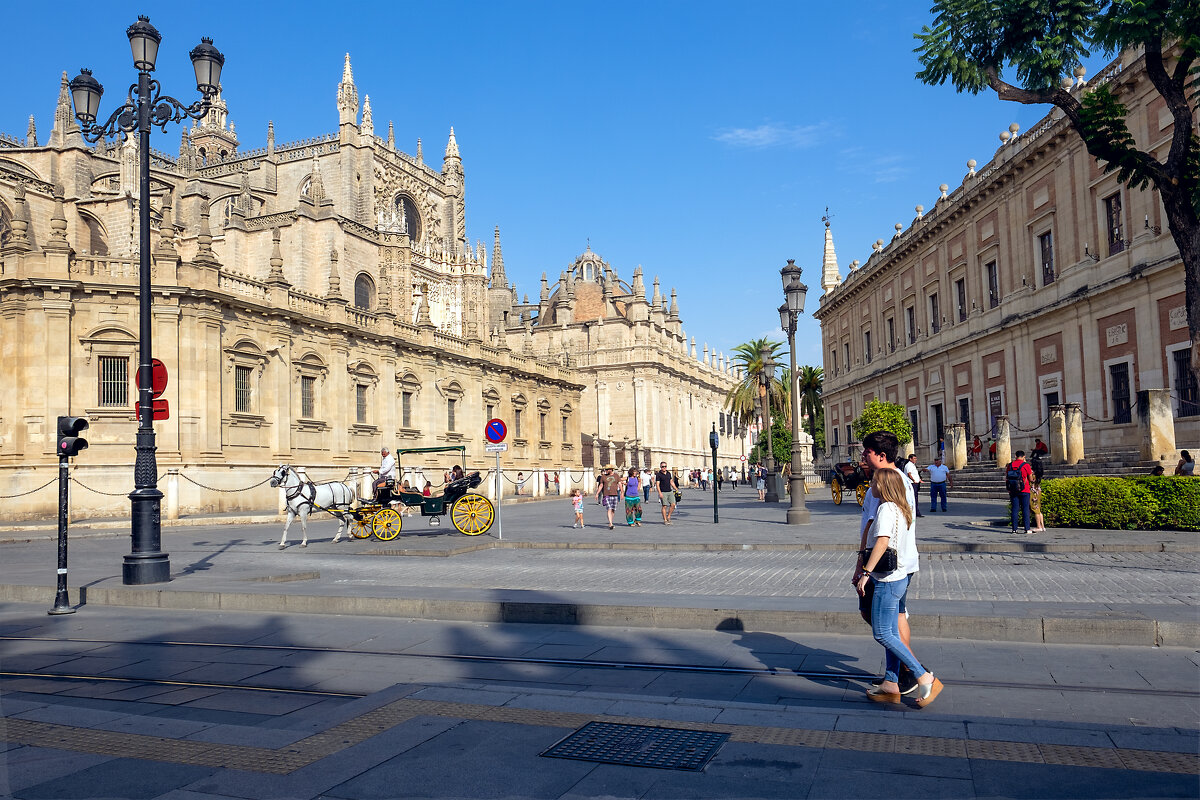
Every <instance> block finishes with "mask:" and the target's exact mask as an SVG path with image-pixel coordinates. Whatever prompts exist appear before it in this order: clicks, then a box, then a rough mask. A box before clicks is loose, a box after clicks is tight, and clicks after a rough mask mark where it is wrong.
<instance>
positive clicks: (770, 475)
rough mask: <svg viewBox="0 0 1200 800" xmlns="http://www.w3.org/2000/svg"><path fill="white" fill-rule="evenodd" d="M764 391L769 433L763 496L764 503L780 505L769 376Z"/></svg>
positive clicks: (764, 420) (763, 401)
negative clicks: (772, 444)
mask: <svg viewBox="0 0 1200 800" xmlns="http://www.w3.org/2000/svg"><path fill="white" fill-rule="evenodd" d="M765 374H766V373H764V375H765ZM764 389H765V391H764V392H763V396H762V405H763V422H764V430H766V432H767V447H766V458H767V491H766V494H764V495H763V502H765V503H778V502H779V476H778V475H776V474H775V456H774V455H773V454H772V452H771V451H772V450H773V449H774V448H773V447H772V446H771V439H772V438H774V437H772V436H771V379H770V377H769V376H767V377H766V385H765V386H764Z"/></svg>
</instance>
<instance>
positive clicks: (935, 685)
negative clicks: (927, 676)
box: [916, 678, 943, 708]
mask: <svg viewBox="0 0 1200 800" xmlns="http://www.w3.org/2000/svg"><path fill="white" fill-rule="evenodd" d="M942 688H943V687H942V682H941V681H939V680H938V679H937V678H934V679H933V681H932V682H931V683H929V684H922V683H918V684H917V694H916V698H917V707H918V708H925V706H927V705H929V704H930V703H932V702H933V701H934V700H936V699H937V696H938V695H939V694H941V693H942Z"/></svg>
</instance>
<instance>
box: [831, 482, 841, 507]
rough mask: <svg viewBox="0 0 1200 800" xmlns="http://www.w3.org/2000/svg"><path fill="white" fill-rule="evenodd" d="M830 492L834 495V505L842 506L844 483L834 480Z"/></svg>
mask: <svg viewBox="0 0 1200 800" xmlns="http://www.w3.org/2000/svg"><path fill="white" fill-rule="evenodd" d="M829 491H831V492H832V493H833V504H834V505H835V506H840V505H841V504H842V482H841V481H840V480H838V479H837V478H834V479H833V481H832V482H831V483H830V484H829Z"/></svg>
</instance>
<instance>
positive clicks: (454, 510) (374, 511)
mask: <svg viewBox="0 0 1200 800" xmlns="http://www.w3.org/2000/svg"><path fill="white" fill-rule="evenodd" d="M411 453H457V454H458V461H459V462H460V463H461V462H462V461H463V460H465V458H466V453H467V449H466V448H465V447H462V446H460V445H459V446H452V447H412V448H408V449H405V450H397V451H396V469H397V471H398V472H400V473H401V474H403V467H402V464H401V457H402V456H404V455H408V454H411ZM482 481H483V478H482V477H481V476H480V474H479V472H478V471H476V472H469V473H467V474H465V475H463V477H461V478H457V479H454V480H451V481H449V482H448V483H447V484H446V485H445V487H443V489H442V493H441V494H435V495H430V496H428V497H426V496H425V495H423V494H421V492H419V491H415V490H407V491H406V490H404V489H398V488H397V487H396V482H395V480H394V479H389V480H388V481H387V482H386V483H385V484H384V485H383V486H382V487H381V488H380V489H379V490H378V492H377V493H376V496H375V497H374V498H369V499H368V498H360V505H359V507H358V508H353V509H350V511H349V512H347V513H348V515H349V516H350V518H351V519H350V533H351V535H353V536H355V537H356V538H359V539H365V538H367V537H368V536H370V535H372V534H374V535H375V538H377V539H380V540H382V541H385V542H390V541H391V540H392V539H395V538H396V537H397V536H399V535H400V528H401V526H402V524H403V523H402V517H401V515H400V511H399V510H398V509H397V506H400V507H404V506H407V507H412V508H418V507H419V508H420V509H421V516H423V517H429V518H430V519H429V524H430V525H432V526H437V525H439V524H440V522H441V519H440V518H441V516H442V515H443V514H445V513H446V512H447V511H449V512H450V522H451V523H452V524H453V525H454V528H455V530H457V531H458V532H459V533H462V534H465V535H467V536H478V535H479V534H481V533H487V532H488V530H489V529H491V527H492V522H494V521H495V519H496V508H495V506H493V505H492V501H491V500H489V499H487V498H486V497H484V496H483V495H481V494H472V493H470V492H471V490H472V489H474V488H476V487H477V486H479V484H480V483H481V482H482Z"/></svg>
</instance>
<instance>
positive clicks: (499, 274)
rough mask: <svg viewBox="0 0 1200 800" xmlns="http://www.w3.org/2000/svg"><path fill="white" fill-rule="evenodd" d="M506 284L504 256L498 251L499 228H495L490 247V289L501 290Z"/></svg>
mask: <svg viewBox="0 0 1200 800" xmlns="http://www.w3.org/2000/svg"><path fill="white" fill-rule="evenodd" d="M505 284H506V278H505V276H504V254H503V253H502V252H501V251H500V226H499V225H497V226H496V241H495V243H494V244H493V245H492V284H491V285H492V288H493V289H502V288H504V286H505Z"/></svg>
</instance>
